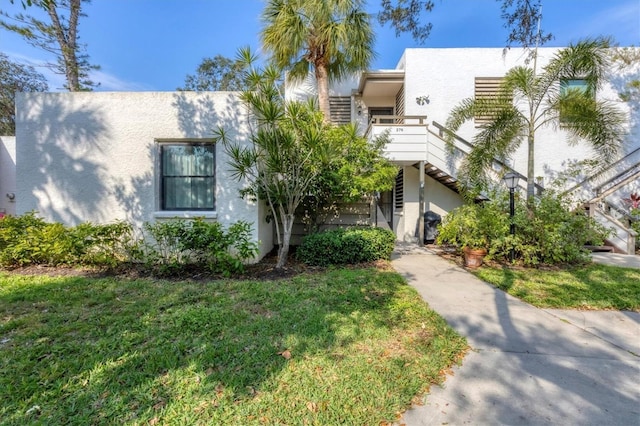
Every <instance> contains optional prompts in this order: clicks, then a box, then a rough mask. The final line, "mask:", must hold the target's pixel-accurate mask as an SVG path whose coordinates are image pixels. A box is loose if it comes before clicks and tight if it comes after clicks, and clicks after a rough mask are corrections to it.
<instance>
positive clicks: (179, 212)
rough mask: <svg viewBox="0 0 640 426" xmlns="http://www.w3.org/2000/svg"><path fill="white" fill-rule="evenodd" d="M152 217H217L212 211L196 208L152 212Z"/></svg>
mask: <svg viewBox="0 0 640 426" xmlns="http://www.w3.org/2000/svg"><path fill="white" fill-rule="evenodd" d="M153 217H154V219H195V218H197V217H201V218H204V219H217V218H218V213H217V212H214V211H198V210H185V211H182V210H175V211H174V210H167V211H157V212H153Z"/></svg>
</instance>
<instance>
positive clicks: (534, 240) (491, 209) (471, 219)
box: [437, 190, 608, 265]
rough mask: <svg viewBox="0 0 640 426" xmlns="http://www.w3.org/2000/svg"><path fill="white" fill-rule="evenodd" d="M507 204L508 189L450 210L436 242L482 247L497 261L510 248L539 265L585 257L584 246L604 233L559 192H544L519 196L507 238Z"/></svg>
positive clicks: (526, 261) (596, 241)
mask: <svg viewBox="0 0 640 426" xmlns="http://www.w3.org/2000/svg"><path fill="white" fill-rule="evenodd" d="M508 205H509V204H508V193H500V194H494V195H493V197H492V200H490V201H486V202H484V203H482V204H465V205H463V206H461V207H459V208H457V209H454V210H453V211H451V212H450V213H449V214H448V215H447V216H445V218H444V219H443V221H442V223H441V224H440V227H439V235H438V239H437V242H438V243H439V244H443V243H448V244H452V245H454V246H457V247H459V248H464V247H465V246H467V247H470V248H486V249H487V250H488V252H489V256H490V257H494V258H501V259H507V258H508V256H509V253H510V251H511V250H512V249H513V250H514V253H515V257H516V259H519V260H520V261H522V263H524V264H525V265H537V264H540V263H546V264H558V263H577V262H581V261H585V260H586V259H587V254H588V252H587V250H586V249H585V248H584V246H585V244H595V245H600V244H602V243H603V241H604V239H605V238H606V237H607V234H608V231H607V230H606V229H605V228H604V227H603V226H602V225H600V224H598V223H597V222H595V220H593V219H592V218H589V217H588V216H587V215H586V214H585V213H583V212H580V211H572V210H571V209H570V208H569V203H568V201H567V200H566V199H565V198H564V197H563V196H561V195H559V194H557V193H555V192H553V191H550V190H547V191H545V192H544V193H543V194H542V195H541V196H539V197H537V198H536V199H535V201H534V203H533V205H531V206H527V205H526V203H525V200H522V199H519V197H518V199H517V200H516V209H515V217H514V223H515V225H516V232H515V236H511V235H510V233H509V223H510V218H509V208H508Z"/></svg>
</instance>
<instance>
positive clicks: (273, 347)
mask: <svg viewBox="0 0 640 426" xmlns="http://www.w3.org/2000/svg"><path fill="white" fill-rule="evenodd" d="M465 348H466V344H465V341H464V339H463V338H462V337H460V336H458V335H456V334H455V333H454V332H453V331H452V330H451V329H450V328H449V327H448V326H447V325H446V323H445V322H444V320H443V319H442V318H440V317H439V316H438V315H437V314H435V313H434V312H433V311H431V310H429V309H428V307H427V306H426V305H425V304H424V302H423V301H422V300H421V299H420V297H419V296H418V294H417V293H416V292H415V291H414V290H413V289H412V288H411V287H409V286H408V285H407V284H406V283H405V282H404V280H403V279H402V278H401V277H400V276H399V275H398V274H396V273H395V272H390V271H381V270H377V269H374V268H359V269H349V268H341V269H334V270H329V271H327V272H323V273H316V274H302V275H299V276H297V277H294V278H290V279H286V280H278V281H233V280H228V281H208V282H207V281H200V282H193V281H192V282H186V281H185V282H175V281H157V280H146V279H138V280H126V279H119V278H101V279H98V278H85V277H58V278H51V277H44V276H21V275H11V274H0V423H1V424H5V425H25V424H76V425H85V424H239V425H240V424H241V425H248V424H321V425H329V424H358V425H362V424H370V425H378V424H381V423H382V424H384V423H385V422H392V421H394V420H396V419H397V416H398V414H399V413H401V412H402V411H404V410H405V409H406V408H407V407H408V406H409V404H410V403H411V402H412V400H413V399H414V398H415V396H416V395H419V394H421V393H422V392H424V391H426V389H427V387H428V385H429V384H430V383H435V382H439V381H440V380H441V379H442V372H443V371H444V370H446V369H447V368H448V367H449V366H450V365H452V364H453V363H455V362H456V361H457V360H459V359H460V357H461V356H462V354H463V352H464V350H465Z"/></svg>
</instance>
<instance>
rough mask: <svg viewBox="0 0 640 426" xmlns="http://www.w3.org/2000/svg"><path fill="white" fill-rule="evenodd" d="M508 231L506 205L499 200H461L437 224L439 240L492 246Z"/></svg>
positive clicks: (467, 245)
mask: <svg viewBox="0 0 640 426" xmlns="http://www.w3.org/2000/svg"><path fill="white" fill-rule="evenodd" d="M508 233H509V213H508V209H505V206H504V205H503V203H501V202H485V203H478V204H475V203H469V204H464V205H462V206H460V207H458V208H457V209H454V210H452V211H451V212H449V214H447V215H446V216H445V217H444V219H443V221H442V223H441V224H440V225H439V233H438V237H437V240H436V241H437V243H438V244H452V245H454V246H457V247H460V248H465V247H468V248H471V249H480V248H484V249H487V250H489V249H491V246H492V244H493V243H494V242H495V241H496V240H499V239H500V238H503V237H504V236H505V235H507V234H508Z"/></svg>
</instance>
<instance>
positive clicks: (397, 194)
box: [393, 169, 404, 211]
mask: <svg viewBox="0 0 640 426" xmlns="http://www.w3.org/2000/svg"><path fill="white" fill-rule="evenodd" d="M393 195H394V198H393V199H394V203H393V204H394V208H395V210H396V211H402V206H403V203H404V170H403V169H400V171H399V172H398V175H397V176H396V186H395V188H394V190H393Z"/></svg>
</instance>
